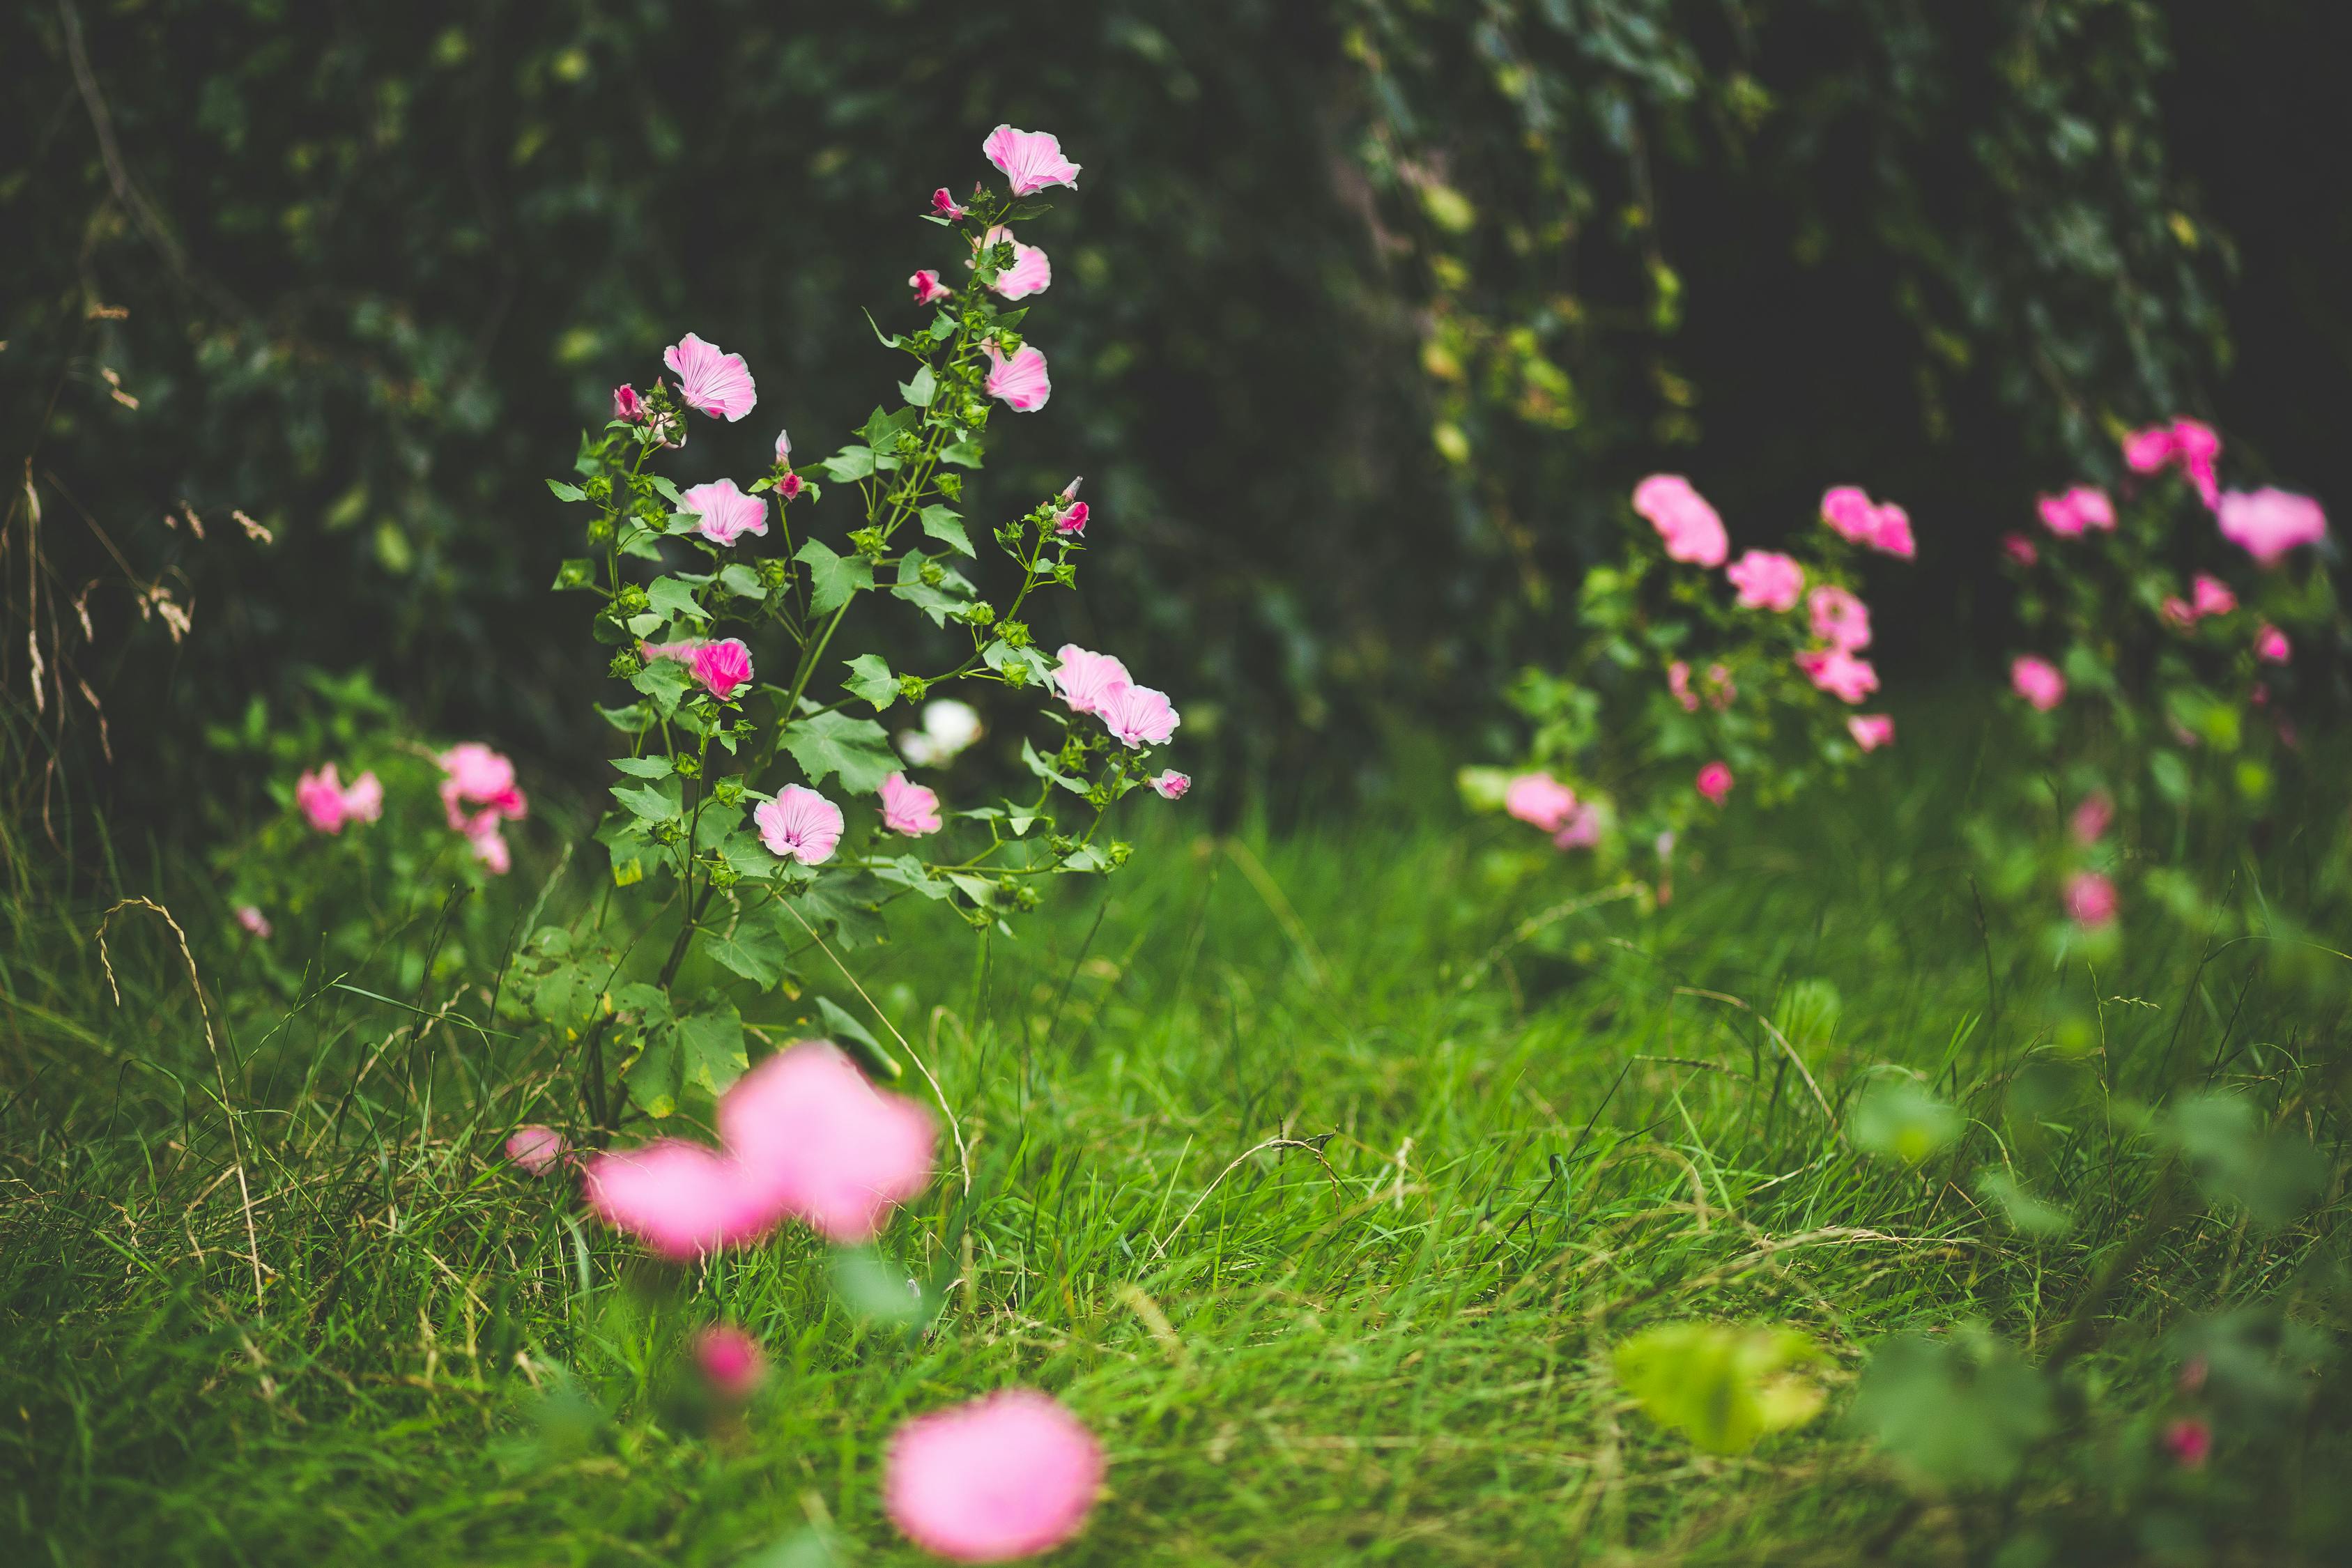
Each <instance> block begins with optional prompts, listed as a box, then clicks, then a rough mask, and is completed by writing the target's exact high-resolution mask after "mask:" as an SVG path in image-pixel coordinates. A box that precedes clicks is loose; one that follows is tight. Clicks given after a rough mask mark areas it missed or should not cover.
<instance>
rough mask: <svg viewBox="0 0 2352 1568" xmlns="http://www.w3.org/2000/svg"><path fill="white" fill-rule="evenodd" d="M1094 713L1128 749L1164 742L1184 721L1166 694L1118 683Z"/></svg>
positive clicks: (1146, 687)
mask: <svg viewBox="0 0 2352 1568" xmlns="http://www.w3.org/2000/svg"><path fill="white" fill-rule="evenodd" d="M1097 717H1099V718H1100V719H1101V720H1102V721H1103V723H1104V725H1105V726H1106V727H1107V728H1108V730H1109V731H1110V732H1111V733H1112V734H1114V735H1116V736H1118V741H1119V743H1120V744H1121V745H1123V746H1125V747H1126V748H1127V749H1128V750H1129V751H1130V752H1131V751H1134V750H1136V749H1137V748H1138V747H1140V746H1157V745H1160V744H1162V743H1164V742H1166V741H1167V739H1168V737H1169V736H1171V735H1172V734H1174V733H1175V732H1176V726H1177V725H1179V724H1181V723H1182V722H1183V718H1182V716H1181V715H1180V714H1179V713H1178V712H1177V711H1176V709H1175V706H1174V705H1173V704H1172V703H1171V702H1170V701H1169V700H1168V694H1167V693H1166V692H1164V691H1154V690H1153V689H1151V688H1150V687H1149V686H1122V687H1120V688H1119V689H1118V690H1116V691H1114V692H1112V693H1111V694H1110V695H1109V696H1108V698H1107V699H1105V700H1104V702H1103V706H1102V708H1101V709H1100V710H1099V711H1098V714H1097Z"/></svg>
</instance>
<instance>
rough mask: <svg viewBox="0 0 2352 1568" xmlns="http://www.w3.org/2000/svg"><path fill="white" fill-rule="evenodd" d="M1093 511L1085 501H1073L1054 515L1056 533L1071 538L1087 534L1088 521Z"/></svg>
mask: <svg viewBox="0 0 2352 1568" xmlns="http://www.w3.org/2000/svg"><path fill="white" fill-rule="evenodd" d="M1091 515H1092V510H1091V509H1090V508H1089V507H1088V506H1087V503H1086V502H1084V501H1073V502H1071V503H1070V504H1069V505H1068V506H1066V507H1064V508H1062V509H1061V510H1058V511H1056V512H1055V514H1054V531H1055V533H1059V534H1064V535H1066V536H1068V537H1071V538H1076V537H1077V536H1078V535H1079V534H1082V533H1084V532H1086V531H1087V519H1088V518H1089V517H1090V516H1091Z"/></svg>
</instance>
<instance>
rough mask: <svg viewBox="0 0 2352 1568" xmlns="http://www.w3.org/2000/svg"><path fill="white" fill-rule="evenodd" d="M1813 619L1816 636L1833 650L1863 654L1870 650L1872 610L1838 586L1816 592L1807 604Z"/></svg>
mask: <svg viewBox="0 0 2352 1568" xmlns="http://www.w3.org/2000/svg"><path fill="white" fill-rule="evenodd" d="M1805 607H1806V611H1807V613H1808V614H1810V615H1811V616H1812V622H1813V635H1814V636H1815V637H1819V638H1821V639H1822V641H1823V642H1825V643H1827V644H1829V645H1830V646H1831V647H1840V648H1843V649H1845V651H1846V652H1848V653H1860V652H1861V651H1862V650H1863V649H1864V648H1866V647H1869V646H1870V608H1869V606H1868V605H1864V603H1863V602H1862V601H1861V600H1860V599H1858V598H1856V597H1854V595H1853V594H1851V593H1849V592H1847V591H1846V590H1845V589H1843V588H1841V587H1838V586H1837V585H1835V584H1823V585H1822V586H1821V587H1819V588H1816V589H1814V590H1813V592H1812V595H1811V597H1810V598H1808V599H1807V600H1806V602H1805Z"/></svg>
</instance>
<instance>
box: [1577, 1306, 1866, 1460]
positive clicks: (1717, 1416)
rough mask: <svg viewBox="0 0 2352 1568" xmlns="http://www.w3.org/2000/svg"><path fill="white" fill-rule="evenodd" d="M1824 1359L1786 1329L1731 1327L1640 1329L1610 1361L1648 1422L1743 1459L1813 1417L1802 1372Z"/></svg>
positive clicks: (1812, 1394)
mask: <svg viewBox="0 0 2352 1568" xmlns="http://www.w3.org/2000/svg"><path fill="white" fill-rule="evenodd" d="M1825 1359H1826V1358H1825V1357H1824V1356H1823V1355H1822V1349H1821V1347H1820V1346H1819V1345H1816V1344H1815V1343H1814V1342H1812V1341H1811V1339H1809V1338H1807V1337H1806V1336H1805V1335H1803V1334H1801V1333H1799V1332H1798V1331H1796V1330H1794V1329H1784V1328H1777V1327H1773V1326H1770V1325H1768V1324H1754V1325H1738V1324H1732V1323H1665V1324H1661V1325H1660V1326H1659V1327H1657V1328H1654V1329H1644V1330H1643V1331H1641V1332H1640V1333H1638V1334H1635V1335H1634V1336H1633V1338H1632V1339H1629V1340H1627V1341H1625V1342H1623V1343H1622V1344H1620V1345H1619V1346H1618V1347H1617V1350H1616V1352H1615V1354H1614V1355H1613V1356H1612V1358H1611V1360H1612V1364H1613V1365H1614V1367H1615V1370H1616V1373H1617V1381H1618V1382H1619V1383H1622V1384H1624V1385H1625V1391H1626V1392H1627V1393H1628V1394H1632V1395H1633V1397H1634V1398H1635V1399H1637V1400H1639V1401H1640V1402H1641V1405H1642V1409H1643V1413H1644V1414H1645V1415H1648V1416H1649V1417H1650V1419H1651V1420H1653V1421H1655V1422H1656V1423H1658V1425H1660V1426H1671V1427H1674V1428H1675V1429H1676V1430H1678V1431H1680V1432H1682V1433H1683V1434H1684V1435H1685V1436H1687V1437H1689V1438H1690V1440H1691V1444H1692V1446H1693V1447H1697V1448H1701V1449H1704V1450H1706V1452H1707V1453H1710V1454H1744V1453H1746V1452H1747V1451H1748V1449H1750V1448H1753V1447H1755V1446H1756V1445H1757V1443H1758V1442H1759V1441H1760V1440H1761V1439H1763V1438H1765V1437H1767V1436H1770V1435H1771V1434H1773V1433H1775V1432H1780V1431H1785V1430H1786V1429H1788V1428H1790V1427H1791V1426H1803V1425H1804V1424H1805V1423H1806V1422H1808V1421H1811V1419H1812V1418H1813V1417H1814V1416H1815V1415H1819V1414H1820V1413H1821V1408H1822V1400H1823V1398H1824V1397H1825V1395H1824V1394H1823V1391H1822V1385H1821V1384H1819V1383H1818V1382H1815V1381H1814V1380H1813V1379H1812V1378H1811V1377H1809V1376H1805V1375H1803V1369H1806V1368H1808V1367H1811V1366H1812V1365H1813V1364H1815V1363H1819V1362H1821V1361H1823V1360H1825Z"/></svg>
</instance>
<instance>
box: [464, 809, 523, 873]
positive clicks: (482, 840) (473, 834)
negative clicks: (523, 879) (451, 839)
mask: <svg viewBox="0 0 2352 1568" xmlns="http://www.w3.org/2000/svg"><path fill="white" fill-rule="evenodd" d="M466 845H467V847H468V848H470V849H471V850H473V852H474V858H475V859H477V860H479V861H480V862H481V863H482V864H483V865H484V866H485V867H487V868H488V869H489V871H490V874H491V875H493V876H497V877H503V876H505V875H506V874H507V872H508V871H509V870H510V869H512V868H513V866H514V858H513V856H512V855H510V854H509V852H508V850H507V836H506V835H505V834H503V833H501V832H499V824H498V819H497V818H496V817H488V818H487V820H485V819H484V818H479V817H478V818H476V819H475V820H474V821H473V822H471V823H468V824H467V827H466Z"/></svg>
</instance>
